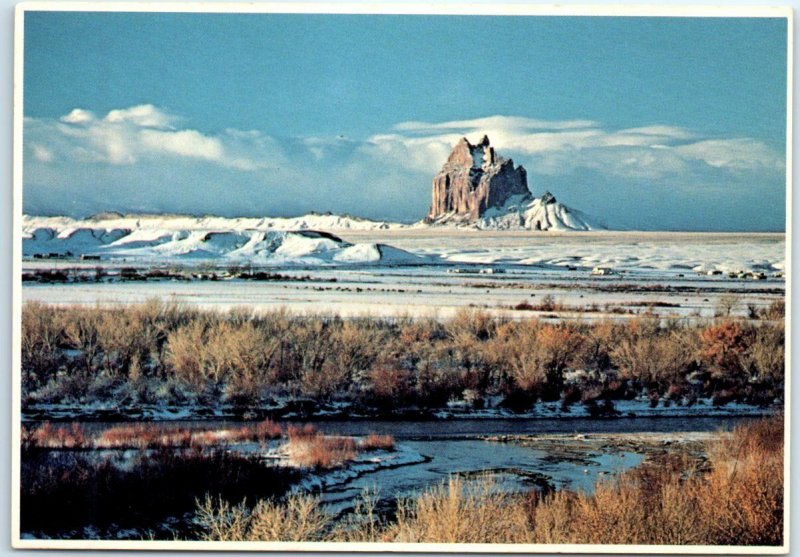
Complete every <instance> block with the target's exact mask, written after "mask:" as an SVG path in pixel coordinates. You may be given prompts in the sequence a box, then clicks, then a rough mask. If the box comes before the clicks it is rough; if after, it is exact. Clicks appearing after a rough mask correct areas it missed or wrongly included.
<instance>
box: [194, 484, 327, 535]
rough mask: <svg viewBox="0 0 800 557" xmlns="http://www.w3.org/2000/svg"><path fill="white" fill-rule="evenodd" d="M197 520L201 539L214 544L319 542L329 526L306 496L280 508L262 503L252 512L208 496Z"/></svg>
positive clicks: (295, 497)
mask: <svg viewBox="0 0 800 557" xmlns="http://www.w3.org/2000/svg"><path fill="white" fill-rule="evenodd" d="M196 519H197V522H198V523H199V524H200V526H201V528H202V529H203V536H202V537H203V539H205V540H213V541H262V542H263V541H286V542H289V541H298V542H299V541H306V542H307V541H322V540H323V539H324V537H325V534H326V532H327V531H328V530H329V528H330V524H331V517H330V516H329V515H328V514H326V513H325V512H324V511H323V510H322V507H321V506H320V502H319V499H318V498H315V497H311V496H308V495H290V496H289V497H287V499H286V501H285V503H282V504H281V503H276V502H274V501H270V500H261V501H259V502H258V503H256V505H255V506H254V507H253V508H252V509H250V508H248V507H247V506H246V504H245V503H244V502H243V503H241V504H239V505H236V506H232V505H230V504H229V503H227V502H226V501H224V500H222V499H219V500H217V501H215V500H214V499H212V498H211V497H208V496H207V497H206V498H205V499H204V501H203V502H202V503H198V505H197V511H196Z"/></svg>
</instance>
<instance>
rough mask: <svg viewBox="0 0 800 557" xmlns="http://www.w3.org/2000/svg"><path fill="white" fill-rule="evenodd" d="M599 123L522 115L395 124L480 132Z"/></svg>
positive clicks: (418, 129) (416, 128)
mask: <svg viewBox="0 0 800 557" xmlns="http://www.w3.org/2000/svg"><path fill="white" fill-rule="evenodd" d="M595 125H597V124H596V122H593V121H591V120H536V119H534V118H525V117H522V116H500V115H496V116H487V117H485V118H473V119H470V120H455V121H451V122H440V123H435V124H434V123H430V122H401V123H399V124H397V125H395V126H394V129H395V130H397V131H405V132H417V133H431V132H435V131H448V130H449V131H460V130H470V131H468V132H467V133H479V132H480V131H481V130H484V129H518V130H536V129H539V130H568V129H575V128H589V127H592V126H595Z"/></svg>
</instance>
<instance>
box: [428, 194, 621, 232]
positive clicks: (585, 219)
mask: <svg viewBox="0 0 800 557" xmlns="http://www.w3.org/2000/svg"><path fill="white" fill-rule="evenodd" d="M430 224H431V225H433V226H456V227H464V228H477V229H480V230H520V229H522V230H554V231H570V230H583V231H590V230H606V229H607V228H606V226H604V225H603V224H601V223H600V222H598V221H597V220H596V219H594V218H593V217H590V216H588V215H587V214H586V213H583V212H582V211H578V210H576V209H571V208H569V207H567V206H566V205H564V204H563V203H559V202H557V201H556V199H555V197H553V196H552V194H550V193H548V192H545V193H544V195H542V197H535V198H534V197H531V196H528V195H515V196H512V197H510V198H508V200H506V202H505V203H504V204H503V206H502V207H490V208H488V209H486V211H485V212H484V213H483V216H482V217H481V218H480V219H478V220H477V221H471V220H469V219H468V218H467V217H463V216H460V215H454V214H453V215H450V214H445V215H443V216H441V217H439V218H437V219H435V220H434V221H433V222H431V223H430Z"/></svg>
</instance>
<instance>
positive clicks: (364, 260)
mask: <svg viewBox="0 0 800 557" xmlns="http://www.w3.org/2000/svg"><path fill="white" fill-rule="evenodd" d="M311 217H313V218H309V219H307V220H302V221H301V220H298V219H294V220H290V219H223V218H202V219H192V218H189V217H163V218H157V217H141V218H137V219H133V218H127V219H126V218H119V219H113V220H99V221H94V220H91V219H87V220H84V221H74V220H72V219H67V218H65V217H30V216H25V217H23V255H24V256H26V257H32V256H34V255H41V254H45V255H49V254H58V255H60V256H65V255H67V256H73V257H79V256H82V255H91V256H100V257H101V258H102V259H104V260H119V259H125V260H134V261H135V260H141V261H147V262H164V261H171V260H176V259H177V260H186V259H189V260H195V261H206V260H219V259H222V260H230V261H232V262H247V263H255V264H264V265H270V264H275V265H309V264H311V265H330V264H335V263H348V264H369V263H388V264H394V263H398V262H402V263H410V264H414V263H420V262H422V261H423V260H422V259H420V258H419V257H417V256H415V255H413V254H411V253H408V252H405V251H403V250H400V249H396V248H391V247H389V246H380V245H376V244H360V245H359V244H356V245H354V244H351V243H349V242H346V241H344V240H342V239H340V238H338V237H337V236H334V235H332V234H328V233H325V232H319V231H314V230H310V229H309V228H308V227H309V224H314V223H316V224H325V223H327V224H331V223H334V224H338V225H339V226H362V227H364V226H367V224H365V223H369V222H371V221H357V220H353V219H349V218H345V217H336V218H335V219H334V218H333V216H330V217H327V216H326V217H319V216H317V215H311ZM276 221H278V222H276ZM317 221H319V222H317ZM289 224H293V225H294V226H295V227H296V228H297V229H296V230H282V228H283V227H285V226H288V225H289ZM373 224H376V223H373ZM381 224H384V223H381Z"/></svg>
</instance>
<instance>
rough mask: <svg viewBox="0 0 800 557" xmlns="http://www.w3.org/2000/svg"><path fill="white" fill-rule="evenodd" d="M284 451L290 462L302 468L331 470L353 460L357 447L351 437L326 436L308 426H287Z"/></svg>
mask: <svg viewBox="0 0 800 557" xmlns="http://www.w3.org/2000/svg"><path fill="white" fill-rule="evenodd" d="M287 436H288V438H289V440H288V441H287V443H286V445H285V450H286V452H287V453H288V455H289V459H290V461H291V462H292V463H293V464H295V465H296V466H301V467H304V468H332V467H334V466H341V465H342V464H344V463H345V462H347V461H348V460H352V459H354V458H355V456H356V454H357V451H358V447H357V445H356V442H355V440H354V439H353V438H352V437H339V436H327V435H323V434H322V432H320V431H317V430H316V429H315V428H314V427H313V426H311V425H310V424H306V426H305V427H302V428H299V427H294V426H289V428H288V430H287Z"/></svg>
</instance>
